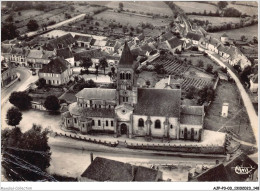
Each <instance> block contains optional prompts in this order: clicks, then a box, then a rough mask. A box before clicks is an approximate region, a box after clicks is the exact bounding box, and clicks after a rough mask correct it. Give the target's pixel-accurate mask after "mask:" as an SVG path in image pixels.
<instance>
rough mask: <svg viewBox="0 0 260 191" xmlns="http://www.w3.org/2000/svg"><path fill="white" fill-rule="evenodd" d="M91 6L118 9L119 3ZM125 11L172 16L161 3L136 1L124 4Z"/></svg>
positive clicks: (167, 8) (112, 2) (103, 3)
mask: <svg viewBox="0 0 260 191" xmlns="http://www.w3.org/2000/svg"><path fill="white" fill-rule="evenodd" d="M90 3H91V4H99V5H105V6H107V7H109V8H113V9H118V7H119V2H118V1H107V2H98V1H96V2H90ZM123 5H124V10H129V11H136V12H137V13H140V12H143V13H153V14H161V15H169V16H171V15H172V11H171V9H170V8H169V7H168V6H167V5H166V4H165V3H164V2H162V1H161V2H160V1H149V2H148V1H135V2H130V1H127V2H123Z"/></svg>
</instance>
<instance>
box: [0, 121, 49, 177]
mask: <svg viewBox="0 0 260 191" xmlns="http://www.w3.org/2000/svg"><path fill="white" fill-rule="evenodd" d="M47 134H48V131H47V130H46V129H44V130H42V128H41V126H37V125H35V124H34V125H33V126H32V128H31V129H30V130H28V131H26V132H25V133H22V132H21V130H20V128H19V127H15V128H12V129H5V130H2V133H1V143H2V157H3V159H4V160H3V163H2V165H3V168H4V169H5V171H6V174H5V176H6V177H7V178H10V180H15V181H24V180H27V181H37V180H40V181H41V180H43V179H46V180H48V181H53V180H54V179H53V178H52V176H50V175H48V174H47V173H46V169H47V168H48V167H49V166H50V159H51V152H50V147H49V145H48V136H47ZM32 151H33V152H32ZM34 151H37V152H34ZM8 161H13V162H14V163H12V162H8ZM24 167H25V168H24ZM36 168H37V169H36ZM10 169H12V170H10ZM33 169H34V170H33ZM14 172H16V173H17V174H18V175H19V176H17V174H16V173H14Z"/></svg>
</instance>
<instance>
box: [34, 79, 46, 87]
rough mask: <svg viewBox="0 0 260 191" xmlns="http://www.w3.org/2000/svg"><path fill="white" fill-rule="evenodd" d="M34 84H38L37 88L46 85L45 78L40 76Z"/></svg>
mask: <svg viewBox="0 0 260 191" xmlns="http://www.w3.org/2000/svg"><path fill="white" fill-rule="evenodd" d="M36 85H37V86H38V88H40V89H41V88H43V87H45V85H46V80H45V79H44V78H40V79H39V80H38V81H37V82H36Z"/></svg>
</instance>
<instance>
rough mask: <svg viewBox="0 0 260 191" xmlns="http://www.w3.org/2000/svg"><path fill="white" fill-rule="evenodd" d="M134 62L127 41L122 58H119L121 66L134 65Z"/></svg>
mask: <svg viewBox="0 0 260 191" xmlns="http://www.w3.org/2000/svg"><path fill="white" fill-rule="evenodd" d="M133 63H134V59H133V55H132V53H131V51H130V48H129V46H128V44H127V42H125V46H124V49H123V51H122V55H121V58H120V60H119V66H122V67H124V66H126V67H133Z"/></svg>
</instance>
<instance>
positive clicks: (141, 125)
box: [138, 118, 144, 127]
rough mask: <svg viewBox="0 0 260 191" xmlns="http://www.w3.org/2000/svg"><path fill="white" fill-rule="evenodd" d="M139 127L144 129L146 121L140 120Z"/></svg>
mask: <svg viewBox="0 0 260 191" xmlns="http://www.w3.org/2000/svg"><path fill="white" fill-rule="evenodd" d="M138 127H144V120H143V119H142V118H140V119H139V120H138Z"/></svg>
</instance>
